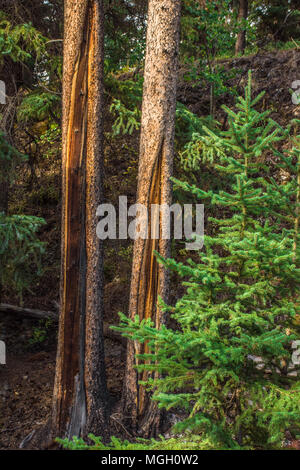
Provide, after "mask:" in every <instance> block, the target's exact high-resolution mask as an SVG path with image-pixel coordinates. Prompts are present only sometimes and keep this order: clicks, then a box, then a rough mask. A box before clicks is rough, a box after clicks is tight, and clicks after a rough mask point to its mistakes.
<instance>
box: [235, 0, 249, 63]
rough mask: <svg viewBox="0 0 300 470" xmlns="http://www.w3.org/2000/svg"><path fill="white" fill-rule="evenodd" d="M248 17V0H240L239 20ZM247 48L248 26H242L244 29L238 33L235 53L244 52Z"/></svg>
mask: <svg viewBox="0 0 300 470" xmlns="http://www.w3.org/2000/svg"><path fill="white" fill-rule="evenodd" d="M247 18H248V0H239V12H238V21H239V22H242V21H243V20H246V19H247ZM245 49H246V28H245V27H244V26H242V29H241V30H240V32H239V33H238V36H237V40H236V44H235V53H236V55H238V54H243V53H244V52H245Z"/></svg>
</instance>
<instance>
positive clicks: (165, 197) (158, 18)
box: [123, 0, 181, 437]
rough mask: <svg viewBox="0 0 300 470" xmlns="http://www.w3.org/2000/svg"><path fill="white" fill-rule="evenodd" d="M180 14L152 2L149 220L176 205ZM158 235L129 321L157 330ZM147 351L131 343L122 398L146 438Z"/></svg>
mask: <svg viewBox="0 0 300 470" xmlns="http://www.w3.org/2000/svg"><path fill="white" fill-rule="evenodd" d="M180 8H181V2H180V0H150V1H149V11H148V31H147V49H146V62H145V72H144V92H143V106H142V125H141V141H140V160H139V173H138V192H137V202H138V203H140V204H143V205H144V206H145V207H147V209H148V213H149V214H150V206H151V204H163V203H164V204H168V205H169V204H171V200H172V187H171V182H170V177H171V176H172V167H173V153H174V128H175V111H176V85H177V69H178V49H179V30H180ZM150 218H151V217H150V216H149V219H150ZM159 230H160V239H159V240H151V239H150V227H149V238H148V239H147V240H142V239H138V240H136V241H135V245H134V254H133V267H132V279H131V292H130V305H129V315H130V317H131V318H134V317H135V316H139V318H140V319H143V318H147V319H148V318H151V319H152V321H153V322H154V323H155V325H156V326H157V327H159V325H160V324H161V322H162V313H161V311H160V309H159V308H158V306H157V303H158V296H160V297H162V298H163V300H164V301H167V297H168V274H167V272H166V270H165V269H164V268H163V267H162V266H161V265H159V264H158V263H157V261H156V258H155V255H154V253H153V250H157V251H158V252H159V253H160V254H161V255H163V256H165V257H167V256H169V252H170V241H169V240H162V237H161V232H162V227H161V223H160V228H159ZM146 351H147V346H146V347H144V346H141V345H139V344H137V343H133V342H132V341H129V342H128V346H127V364H126V375H125V383H124V393H123V411H124V416H126V417H127V416H128V417H129V420H128V422H127V425H128V426H130V427H131V428H132V429H133V430H135V431H137V429H138V428H139V429H140V432H142V433H143V436H145V437H146V436H149V435H153V434H155V433H156V432H157V431H158V429H159V424H160V423H159V421H160V417H159V412H158V409H157V406H156V404H155V403H154V402H151V401H150V397H149V394H147V393H146V391H145V388H144V387H142V386H140V385H139V384H138V380H141V379H143V380H144V379H146V377H147V374H146V373H144V374H143V375H142V376H141V375H138V374H137V372H136V370H135V369H134V365H136V362H137V360H136V358H135V355H136V354H138V353H143V352H146Z"/></svg>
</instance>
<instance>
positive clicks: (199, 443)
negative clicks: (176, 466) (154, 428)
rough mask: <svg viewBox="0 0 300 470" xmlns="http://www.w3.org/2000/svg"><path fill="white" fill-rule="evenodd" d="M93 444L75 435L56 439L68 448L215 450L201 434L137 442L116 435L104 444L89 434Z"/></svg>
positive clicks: (139, 440)
mask: <svg viewBox="0 0 300 470" xmlns="http://www.w3.org/2000/svg"><path fill="white" fill-rule="evenodd" d="M89 439H90V440H91V441H92V442H93V444H91V445H89V444H87V443H86V442H85V441H84V440H83V439H80V438H78V437H75V436H74V437H73V439H72V440H68V439H56V440H57V442H59V443H60V444H61V445H62V446H63V447H64V448H65V449H68V450H100V451H101V450H119V451H124V450H145V451H152V450H213V449H214V448H213V445H212V443H211V442H209V441H208V440H203V439H202V437H201V436H197V435H192V434H187V435H186V436H184V437H181V438H179V437H174V438H170V439H165V438H163V437H162V436H161V437H160V440H156V439H151V440H146V439H137V440H136V442H129V441H121V440H120V439H118V438H116V437H112V438H111V442H110V444H104V443H103V442H102V439H101V438H99V437H96V436H94V435H93V434H90V435H89Z"/></svg>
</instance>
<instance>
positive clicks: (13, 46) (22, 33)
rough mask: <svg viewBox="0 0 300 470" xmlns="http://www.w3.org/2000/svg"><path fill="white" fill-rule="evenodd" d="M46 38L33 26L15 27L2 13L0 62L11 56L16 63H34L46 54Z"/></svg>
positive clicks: (0, 19)
mask: <svg viewBox="0 0 300 470" xmlns="http://www.w3.org/2000/svg"><path fill="white" fill-rule="evenodd" d="M45 43H46V38H45V37H44V36H43V35H42V34H41V33H40V32H39V31H38V30H37V29H35V28H34V27H33V26H32V24H19V25H15V26H13V25H12V24H11V22H10V21H9V20H8V19H7V18H6V16H5V14H4V13H3V11H0V61H3V57H5V56H9V57H10V58H11V59H12V60H13V61H14V62H27V63H30V62H31V63H32V61H33V58H34V57H36V58H41V56H42V55H43V54H44V53H45Z"/></svg>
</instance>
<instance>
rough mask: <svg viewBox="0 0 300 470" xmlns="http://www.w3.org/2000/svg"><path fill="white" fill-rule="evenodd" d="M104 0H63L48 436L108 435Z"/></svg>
mask: <svg viewBox="0 0 300 470" xmlns="http://www.w3.org/2000/svg"><path fill="white" fill-rule="evenodd" d="M102 87H103V16H102V1H101V0H83V1H79V0H75V1H74V0H73V1H71V0H66V1H65V37H64V78H63V211H62V276H61V314H60V324H59V337H58V351H57V363H56V377H55V385H54V397H53V413H52V420H51V430H50V436H51V438H55V437H69V438H71V437H72V436H74V435H76V436H80V435H81V436H86V435H87V433H89V432H92V433H95V434H97V435H102V436H103V435H104V434H105V433H106V421H107V392H106V378H105V367H104V347H103V307H102V290H103V281H102V246H101V244H100V241H99V240H98V238H97V236H96V208H97V206H98V205H99V204H100V203H101V174H102V155H103V150H102V143H103V142H102V141H103V139H102V122H103V117H102V105H103V91H102Z"/></svg>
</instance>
